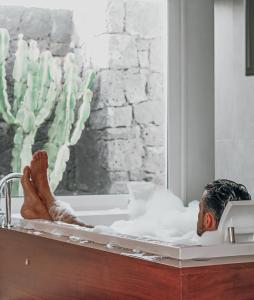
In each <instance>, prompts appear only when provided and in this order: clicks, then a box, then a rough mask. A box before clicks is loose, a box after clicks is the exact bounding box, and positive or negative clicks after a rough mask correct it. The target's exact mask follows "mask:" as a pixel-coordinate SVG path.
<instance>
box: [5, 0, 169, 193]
mask: <svg viewBox="0 0 254 300" xmlns="http://www.w3.org/2000/svg"><path fill="white" fill-rule="evenodd" d="M4 2H5V1H0V4H4ZM52 2H54V3H52ZM69 2H70V1H62V2H60V1H59V2H57V1H47V0H46V1H43V2H42V3H41V4H40V7H36V8H35V7H33V6H34V5H35V3H33V1H29V0H27V1H25V0H23V1H10V3H8V4H9V5H11V6H4V5H2V6H1V7H0V27H1V28H2V29H1V32H0V43H1V53H0V59H1V62H3V64H2V65H1V66H0V67H1V69H0V72H1V74H0V77H1V79H0V83H1V84H0V88H1V97H0V98H1V99H0V101H1V103H0V116H1V119H0V152H1V159H0V175H1V176H4V175H6V174H8V173H10V172H12V171H15V172H21V171H22V169H23V167H24V166H25V165H27V164H29V162H30V160H31V157H32V153H33V152H35V151H36V150H38V149H46V150H47V152H48V156H49V172H48V173H49V174H48V175H49V178H50V183H51V186H52V189H53V190H54V191H55V193H56V194H62V195H69V194H110V193H125V192H127V185H126V183H127V182H128V181H153V182H156V183H160V184H162V185H164V183H165V182H166V179H165V176H166V172H165V169H166V166H165V144H166V141H165V136H166V135H165V128H166V126H165V121H166V120H165V115H166V113H165V111H166V109H165V103H166V101H165V88H164V87H165V78H166V65H167V64H166V59H165V58H166V23H167V22H166V21H167V16H166V11H167V10H166V0H165V1H163V0H161V1H157V0H156V1H155V0H154V1H146V0H127V1H121V0H119V1H112V0H96V1H94V0H93V1H91V0H87V1H82V2H81V1H77V2H74V3H69ZM84 125H85V126H84Z"/></svg>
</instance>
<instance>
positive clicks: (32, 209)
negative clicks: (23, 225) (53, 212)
mask: <svg viewBox="0 0 254 300" xmlns="http://www.w3.org/2000/svg"><path fill="white" fill-rule="evenodd" d="M30 175H31V173H30V168H29V167H25V168H24V172H23V177H22V179H21V183H22V186H23V189H24V203H23V205H22V208H21V215H22V217H23V218H24V219H46V220H51V217H50V215H49V213H48V210H47V208H46V207H45V205H44V204H43V203H42V201H41V199H40V198H39V196H38V195H37V193H36V190H35V188H34V186H33V184H32V182H31V181H30Z"/></svg>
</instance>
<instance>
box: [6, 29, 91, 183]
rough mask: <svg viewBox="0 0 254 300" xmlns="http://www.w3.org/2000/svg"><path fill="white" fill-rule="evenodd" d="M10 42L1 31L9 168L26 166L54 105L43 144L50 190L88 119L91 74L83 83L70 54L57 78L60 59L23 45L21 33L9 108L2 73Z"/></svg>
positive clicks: (33, 45)
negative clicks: (10, 128) (10, 137)
mask: <svg viewBox="0 0 254 300" xmlns="http://www.w3.org/2000/svg"><path fill="white" fill-rule="evenodd" d="M9 41H10V37H9V33H8V31H7V30H6V29H0V114H1V115H2V117H3V119H4V121H5V122H6V123H8V124H10V125H15V126H16V131H15V136H14V147H13V150H12V162H11V165H12V169H13V171H15V172H20V171H21V169H22V168H23V167H24V166H25V165H26V164H28V163H29V162H30V160H31V157H32V146H33V144H34V141H35V137H36V133H37V131H38V129H39V128H40V127H41V126H42V124H43V123H44V122H45V121H46V120H47V119H48V118H49V117H50V116H51V115H52V111H53V110H54V107H55V104H56V103H57V105H56V110H55V117H54V119H53V122H52V124H51V128H50V129H49V133H48V143H47V144H46V145H45V149H47V151H48V155H49V175H50V181H51V182H50V183H51V186H52V188H53V189H55V188H56V187H57V185H58V184H59V182H60V180H61V179H62V176H63V172H64V170H65V168H66V162H67V161H68V159H69V146H71V145H75V144H76V143H77V141H78V139H79V138H80V136H81V133H82V130H83V129H84V123H85V121H86V120H87V118H88V117H89V114H90V102H91V99H92V95H93V93H92V87H93V81H94V77H95V74H94V72H93V71H90V72H89V73H88V76H87V78H86V81H85V82H82V78H80V75H79V68H78V65H77V61H76V57H75V55H74V54H73V53H69V54H67V56H66V57H65V61H64V66H63V71H64V72H63V76H62V67H61V63H60V60H59V59H57V58H54V57H53V56H52V54H51V52H50V51H44V52H42V53H40V51H39V49H38V46H37V43H36V41H33V40H31V41H30V42H29V43H27V42H26V41H25V40H24V39H23V35H19V40H18V48H17V52H16V60H15V64H14V68H13V79H14V91H13V95H14V102H13V106H12V107H11V105H10V103H9V101H8V95H7V91H6V89H7V84H6V73H5V64H6V59H7V57H8V51H9ZM62 77H63V78H62ZM62 80H63V83H62ZM80 102H81V104H80V106H79V109H77V107H78V104H79V103H80ZM77 110H78V117H77V120H75V116H76V112H77Z"/></svg>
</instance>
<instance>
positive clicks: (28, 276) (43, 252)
mask: <svg viewBox="0 0 254 300" xmlns="http://www.w3.org/2000/svg"><path fill="white" fill-rule="evenodd" d="M26 260H27V262H29V263H28V265H26V263H25V262H26ZM179 272H180V270H179V269H177V268H173V267H168V266H165V265H161V264H155V263H152V262H148V261H144V260H140V259H135V258H130V257H127V256H122V255H119V254H115V253H110V252H105V251H100V250H97V249H92V248H88V247H81V246H77V245H72V244H69V243H63V242H60V241H56V240H50V239H46V238H43V237H38V236H33V235H29V234H25V233H20V232H16V231H10V230H3V229H0V299H1V300H39V299H46V300H65V299H66V300H67V299H68V300H76V299H89V300H93V299H100V300H104V299H105V300H107V299H123V300H125V299H126V300H127V299H147V300H156V299H158V300H159V299H165V300H167V299H179V295H180V277H179Z"/></svg>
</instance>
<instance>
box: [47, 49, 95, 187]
mask: <svg viewBox="0 0 254 300" xmlns="http://www.w3.org/2000/svg"><path fill="white" fill-rule="evenodd" d="M64 71H65V72H64V79H65V80H64V85H63V90H62V93H61V95H60V97H59V102H58V104H57V107H56V113H55V119H54V122H53V124H52V126H51V128H50V130H49V134H48V136H49V139H48V143H47V144H46V145H45V149H46V151H47V152H49V153H50V156H49V178H50V184H51V188H52V189H53V190H55V188H56V187H57V186H58V184H59V182H60V181H61V179H62V176H63V173H64V170H65V168H66V163H67V161H68V160H69V155H70V150H69V146H72V145H75V144H76V143H77V141H78V140H79V138H80V136H81V133H82V130H83V129H84V124H85V122H86V120H87V119H88V117H89V115H90V102H91V100H92V96H93V92H92V87H93V83H94V78H95V73H94V72H93V71H90V72H88V74H87V78H86V81H85V83H81V84H80V78H79V68H78V65H77V62H76V59H75V55H74V54H73V53H69V54H67V56H66V58H65V62H64ZM79 85H80V87H79ZM80 98H81V102H82V103H81V105H80V107H79V111H78V118H77V120H76V122H75V108H76V107H77V104H78V102H79V99H80ZM74 124H75V125H74ZM73 127H74V128H73Z"/></svg>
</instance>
